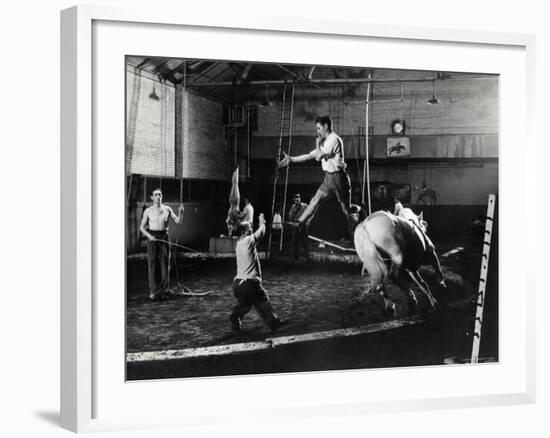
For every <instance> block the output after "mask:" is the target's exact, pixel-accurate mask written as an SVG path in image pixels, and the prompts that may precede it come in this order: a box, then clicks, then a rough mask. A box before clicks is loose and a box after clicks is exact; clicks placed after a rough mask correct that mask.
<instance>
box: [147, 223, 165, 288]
mask: <svg viewBox="0 0 550 438" xmlns="http://www.w3.org/2000/svg"><path fill="white" fill-rule="evenodd" d="M149 233H151V234H152V235H153V237H155V238H156V239H162V240H168V235H167V233H166V232H165V231H161V232H158V231H157V232H155V231H149ZM168 262H169V248H168V244H167V243H166V242H159V241H158V240H154V241H152V242H151V241H148V242H147V267H148V271H149V295H150V296H151V295H156V294H157V293H159V292H161V291H164V290H166V289H168V280H169V278H168Z"/></svg>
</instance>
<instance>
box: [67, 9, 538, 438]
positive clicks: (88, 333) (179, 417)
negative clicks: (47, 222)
mask: <svg viewBox="0 0 550 438" xmlns="http://www.w3.org/2000/svg"><path fill="white" fill-rule="evenodd" d="M97 23H109V26H111V25H121V26H122V25H124V24H125V23H126V24H130V27H131V26H138V25H139V26H149V28H150V30H151V31H152V32H165V31H173V30H174V28H177V27H178V26H182V27H185V28H186V29H189V28H191V29H199V30H200V31H201V32H203V33H208V32H218V33H219V32H228V29H232V30H233V31H234V32H235V33H238V34H242V35H244V36H246V35H247V34H253V35H255V36H256V37H260V36H261V35H263V34H264V33H265V34H269V35H270V37H273V38H282V37H285V38H287V37H288V38H300V37H303V36H308V37H311V38H313V36H319V35H321V36H323V35H324V36H325V37H326V38H332V37H334V38H339V40H338V41H340V40H341V39H347V40H346V41H348V42H349V43H350V44H351V43H354V42H357V41H359V42H361V41H363V40H365V41H367V40H368V41H369V42H370V41H374V42H383V43H384V44H390V45H392V44H399V43H404V42H406V43H407V44H410V46H411V47H414V46H415V44H422V45H426V44H427V43H433V44H434V45H439V44H441V45H445V44H451V45H453V46H457V47H462V46H464V50H472V47H473V48H474V49H475V48H476V47H481V46H483V47H484V48H487V50H490V48H499V49H500V50H501V51H503V50H504V49H506V48H509V49H511V51H514V52H520V53H521V54H522V59H524V63H523V64H522V65H521V66H520V67H518V68H521V69H523V70H522V76H521V77H524V78H525V80H526V82H525V84H524V85H525V86H524V87H523V86H522V87H519V88H521V89H520V90H519V91H517V92H518V93H519V96H520V97H521V100H522V102H524V105H520V108H519V109H517V111H522V114H523V115H524V118H521V119H518V120H517V124H516V125H515V126H513V127H512V126H509V125H504V124H503V123H501V134H502V135H503V139H505V140H506V139H507V138H508V137H510V136H512V137H513V136H517V135H521V136H524V138H525V139H526V140H527V141H525V147H524V149H525V152H524V153H522V154H521V157H516V158H517V159H518V160H519V161H518V160H516V163H515V164H516V165H517V168H518V171H519V172H520V178H522V177H523V178H524V180H522V181H523V182H522V183H521V184H519V187H516V186H517V185H518V184H517V178H518V177H517V176H516V180H514V181H511V180H510V175H509V174H508V173H506V168H507V167H506V166H508V165H510V164H509V163H510V162H511V161H514V158H511V159H510V160H508V158H506V157H507V156H508V157H509V155H507V152H506V149H505V148H506V145H505V143H506V142H503V144H504V146H503V148H504V151H503V158H502V161H501V163H502V165H503V173H504V174H503V176H502V177H501V184H500V187H501V191H502V193H503V194H505V195H506V196H508V195H507V194H508V193H509V194H510V196H515V194H516V192H515V191H514V190H516V191H518V193H528V195H527V196H526V197H525V202H529V201H530V200H532V199H533V198H534V190H530V191H525V192H522V190H523V189H525V188H526V187H530V188H531V189H534V186H535V183H534V181H535V179H534V178H535V176H534V171H529V172H527V170H528V169H534V168H535V163H534V159H535V158H534V157H535V154H534V153H530V152H533V150H534V148H535V147H536V146H535V142H534V141H533V139H534V133H533V120H534V114H533V111H534V79H533V77H534V63H535V61H534V45H535V39H534V36H532V35H525V34H508V33H491V32H484V31H458V30H451V29H428V28H416V27H412V26H411V27H403V26H391V25H390V26H388V25H385V24H380V25H373V24H368V23H361V22H355V23H349V22H348V23H340V22H332V21H325V22H319V21H310V20H307V19H303V20H288V19H286V18H285V17H273V16H264V17H256V16H255V17H249V16H247V15H243V16H242V17H241V18H239V19H235V18H233V19H232V20H231V22H228V21H227V20H226V19H225V17H223V16H221V15H216V14H215V13H214V12H212V14H209V15H208V16H204V15H199V14H194V13H193V11H192V10H188V9H186V10H183V9H182V10H176V11H174V10H162V9H157V8H155V9H152V8H151V9H147V10H136V9H123V8H111V7H104V6H101V7H95V6H78V7H73V8H70V9H67V10H64V11H62V13H61V85H62V87H61V112H62V113H61V117H62V129H61V151H62V153H61V187H62V192H61V236H62V237H61V426H62V427H64V428H66V429H69V430H72V431H75V432H84V431H86V432H88V431H92V432H93V431H102V430H113V429H135V428H148V427H168V426H184V425H191V424H206V423H208V422H209V421H212V419H213V418H215V421H216V422H218V423H219V422H222V423H223V422H225V421H230V418H231V417H232V416H233V415H234V414H235V413H236V412H237V413H239V412H240V413H243V412H246V415H248V416H253V417H256V418H262V419H265V420H266V421H267V420H268V419H273V418H276V417H277V416H285V415H289V416H292V417H307V416H312V415H342V414H344V413H346V414H350V412H351V413H355V414H363V413H372V412H401V411H407V410H415V409H442V408H458V407H477V406H489V405H505V404H521V403H533V402H534V400H535V370H534V366H535V350H534V345H535V342H534V330H535V329H534V327H535V320H534V317H535V311H534V300H533V299H532V298H533V294H534V290H535V288H534V286H533V284H534V275H530V272H531V271H529V270H530V269H532V268H530V267H528V266H527V265H526V264H523V265H521V267H520V269H521V270H523V275H521V277H522V278H524V279H526V278H527V279H528V278H531V279H533V280H527V281H524V282H523V283H522V285H521V286H520V287H519V290H520V291H521V294H522V295H521V303H520V305H519V310H518V324H517V327H516V328H515V332H517V338H518V339H517V340H516V339H515V338H514V342H516V341H517V344H514V345H518V346H522V347H524V348H521V350H520V349H518V351H516V352H515V353H516V354H517V355H518V357H516V358H514V357H512V356H505V357H506V358H507V359H506V360H503V361H502V362H501V363H500V364H498V365H496V366H495V368H492V369H489V370H488V368H487V367H486V366H483V365H479V366H476V367H475V368H474V369H473V371H468V373H472V374H476V375H477V374H479V375H483V377H479V378H480V380H481V379H489V377H490V375H492V374H498V373H499V371H500V370H501V369H506V367H507V366H508V365H510V364H511V363H512V362H514V361H515V360H516V359H517V361H518V366H517V367H516V368H514V371H513V375H514V379H512V380H513V382H515V386H513V387H511V386H510V387H506V388H504V383H503V387H502V388H503V389H502V390H500V389H499V387H498V386H495V387H494V388H493V389H487V390H486V389H483V388H481V389H480V391H482V393H475V392H473V391H471V392H467V391H466V390H464V392H463V393H461V394H462V395H456V394H458V393H459V392H455V393H453V394H451V393H445V392H442V393H437V395H433V396H430V397H415V396H414V395H404V394H403V395H402V396H400V395H399V394H398V393H395V394H397V395H394V393H391V394H389V395H388V397H387V398H383V397H378V398H376V397H371V398H368V397H367V394H365V393H366V391H361V393H360V394H358V393H357V392H351V391H350V392H345V391H344V392H342V391H338V390H337V388H342V387H344V388H353V387H357V388H361V385H363V383H362V382H363V381H364V382H366V381H367V380H368V381H369V382H370V380H369V379H371V378H372V377H373V376H382V377H384V376H387V375H388V373H391V375H392V378H393V379H399V378H401V377H400V376H401V374H404V373H406V374H408V376H407V378H410V376H412V375H413V374H412V373H415V375H421V373H424V374H426V373H427V374H429V375H430V376H432V377H434V378H435V377H437V376H435V375H436V374H439V370H437V369H433V368H431V369H428V370H401V369H397V370H380V371H368V372H361V371H345V372H339V373H299V374H298V375H287V376H284V377H277V376H256V377H246V376H245V377H234V378H219V379H218V378H210V379H189V380H188V381H187V382H185V383H182V382H177V381H166V382H154V381H153V382H147V383H137V384H134V383H132V384H126V387H125V388H126V389H131V395H132V396H133V397H136V396H139V394H142V396H143V397H146V396H150V394H151V391H153V392H154V393H155V394H156V395H157V396H162V394H163V393H165V394H168V393H169V392H171V391H172V390H173V389H171V388H172V387H176V386H178V385H179V386H181V385H185V390H186V391H187V392H186V393H187V394H195V395H197V398H196V399H195V400H194V401H195V405H196V410H195V411H192V412H191V411H186V410H185V409H180V410H179V411H178V410H177V409H176V410H175V411H170V412H166V411H161V409H159V410H158V411H152V412H150V415H140V414H139V413H137V412H136V413H135V415H130V414H128V412H124V411H123V410H122V406H123V403H121V402H120V399H116V397H115V395H116V394H114V393H113V397H114V398H113V400H114V401H113V404H118V406H119V407H120V410H119V411H117V410H116V406H115V408H110V410H109V409H107V408H104V407H103V404H104V402H105V396H106V395H105V394H106V388H107V386H106V385H104V384H103V383H102V382H104V381H106V380H105V379H103V375H104V374H105V373H108V372H109V369H108V367H109V365H108V363H107V362H105V363H104V362H103V361H104V360H105V358H108V359H109V360H111V361H114V362H109V363H118V362H120V367H121V368H123V367H124V357H120V358H118V357H116V355H115V357H111V354H110V353H109V352H110V351H111V350H109V349H108V348H107V347H105V346H104V345H103V344H104V343H103V341H102V339H105V338H104V337H103V335H102V330H99V329H98V327H97V318H98V312H103V310H101V309H104V308H103V307H102V306H104V305H105V301H104V300H99V301H98V299H97V296H96V294H97V291H98V287H101V286H100V285H101V284H102V283H101V278H100V277H101V275H103V274H100V273H101V272H103V271H101V268H100V263H101V260H99V259H98V258H97V253H98V251H101V250H102V249H101V248H102V245H101V244H99V243H98V240H97V239H98V238H99V236H101V233H102V231H101V228H100V225H99V222H101V221H100V219H101V216H100V213H99V211H100V210H101V208H99V207H101V205H102V203H104V202H106V201H105V200H104V199H101V198H99V197H98V191H97V190H96V189H95V187H96V186H95V184H97V183H98V180H101V179H103V178H106V177H104V176H103V175H104V174H103V173H102V174H101V175H102V176H99V173H98V165H100V164H99V163H100V161H101V160H102V159H104V158H102V157H103V156H102V155H101V154H100V155H98V154H96V152H95V151H94V147H95V145H96V144H95V143H94V142H95V141H96V140H94V139H95V138H96V137H97V136H98V135H99V134H100V133H98V131H96V130H95V128H94V123H95V122H96V121H97V119H98V117H99V118H100V117H101V114H98V113H97V108H96V107H95V105H96V104H97V100H96V99H97V96H96V95H95V87H96V85H97V84H98V81H101V78H100V71H101V68H100V67H98V65H95V60H97V59H99V58H98V57H101V53H100V52H98V50H100V48H99V47H100V46H101V36H100V35H98V33H97V28H94V25H95V24H97ZM274 34H276V35H274ZM120 38H121V39H123V38H122V36H120ZM98 41H99V46H98ZM281 43H282V42H281ZM144 50H145V49H144ZM159 54H160V53H159ZM173 55H175V56H179V55H180V54H179V53H178V54H176V53H174V54H173ZM252 56H253V55H252ZM288 56H289V57H290V58H291V59H290V60H292V56H293V54H292V53H291V52H290V53H289V55H288ZM464 56H465V55H464ZM401 62H403V65H404V66H405V65H406V64H407V62H408V61H407V60H406V59H405V56H404V59H403V60H402V61H401ZM479 62H480V63H481V62H482V61H481V60H480V61H479ZM112 68H114V69H115V68H118V69H120V72H121V73H123V67H122V62H121V64H120V65H115V66H113V67H112ZM492 72H494V71H492ZM502 87H503V88H502V90H503V91H505V89H504V87H505V85H503V86H502ZM115 94H116V93H115ZM115 98H116V99H122V100H123V93H121V94H120V95H117V96H115ZM507 110H509V108H508V107H507V103H506V101H505V100H503V102H502V103H501V112H502V113H503V114H504V115H505V113H506V111H507ZM523 110H524V111H523ZM515 115H517V114H515ZM122 117H124V116H123V115H122ZM503 120H507V116H503ZM510 130H514V131H513V132H511V131H510ZM506 144H507V143H506ZM121 149H123V148H122V143H121ZM117 157H120V154H119V155H117ZM114 161H116V157H115V159H114ZM118 164H119V166H120V165H122V166H123V163H118ZM512 165H514V164H512ZM115 172H116V170H115ZM123 180H124V177H123V175H121V176H120V180H119V181H118V182H119V183H120V184H122V185H123V184H124V183H123ZM113 181H114V182H115V183H116V182H117V181H116V178H115V179H114V180H113ZM514 185H515V186H514ZM529 192H530V193H531V194H529ZM123 205H124V204H123V203H120V209H121V210H122V209H123ZM532 205H534V203H532ZM505 208H506V207H505V205H502V204H501V212H502V213H506V211H507V210H506V209H505ZM524 210H525V211H521V212H518V214H519V215H521V216H522V217H523V218H524V219H525V220H529V219H530V218H531V219H532V218H533V216H534V214H535V213H534V211H533V210H532V209H524ZM503 217H504V216H503ZM516 220H517V217H516ZM507 225H508V222H507V221H504V220H503V221H502V227H501V233H503V234H505V233H506V229H507V228H506V227H507ZM118 228H119V229H120V227H118ZM535 236H536V233H535V232H534V233H531V235H530V237H528V241H527V243H526V244H525V243H524V246H525V245H527V246H528V247H530V248H534V238H535ZM511 239H513V238H511ZM510 245H517V242H515V241H511V243H510ZM501 255H503V254H502V251H501ZM119 258H120V259H123V254H120V257H119ZM504 261H505V260H504V259H503V262H504ZM501 272H503V273H501V284H503V283H504V282H502V278H503V277H502V276H504V275H506V274H505V272H506V269H502V271H501ZM502 287H503V288H505V287H514V284H511V285H504V284H503V286H502ZM120 293H121V294H123V291H120ZM117 302H118V301H117ZM119 304H120V303H119ZM113 305H114V304H113ZM502 312H503V318H504V321H505V322H504V324H512V323H511V322H510V321H509V320H507V319H506V317H507V316H510V315H511V313H510V312H512V310H510V308H509V307H507V306H504V307H503V308H502ZM506 312H509V313H506ZM118 315H119V314H118ZM103 316H105V318H106V319H109V318H111V317H113V318H117V316H116V315H114V313H113V315H104V314H102V319H103ZM118 317H120V315H119V316H118ZM506 321H508V322H506ZM119 322H120V324H118V323H117V324H114V325H113V326H111V327H110V328H111V329H113V328H114V329H116V328H120V327H122V326H123V321H119ZM505 327H507V325H506V326H505ZM505 332H506V333H509V332H510V331H508V330H505ZM113 333H115V334H116V336H119V334H118V333H117V332H116V330H114V331H113ZM509 339H510V338H506V337H503V338H502V339H501V343H504V344H503V345H504V346H506V343H507V342H512V341H509ZM103 349H105V351H104V350H103ZM99 351H101V354H98V352H99ZM113 351H114V350H113ZM117 361H118V362H117ZM117 366H118V365H117ZM457 369H458V368H455V367H451V368H450V369H449V373H453V374H455V373H456V374H458V373H459V371H456V370H457ZM377 373H378V374H377ZM503 375H506V374H505V373H504V374H503ZM501 377H502V376H501ZM512 380H510V382H511V381H512ZM258 381H261V382H262V386H266V387H270V388H271V387H273V388H275V387H276V386H279V387H281V388H283V389H284V388H287V389H288V388H292V387H295V386H296V385H302V386H303V389H304V390H302V391H299V392H300V393H304V394H303V397H302V395H298V394H297V395H296V400H295V403H294V404H293V405H288V406H286V405H280V406H278V409H273V407H271V410H270V406H267V407H265V408H262V407H261V406H258V405H257V403H254V402H252V401H249V402H248V405H246V404H245V405H241V406H237V407H233V406H232V407H231V409H227V410H224V409H222V408H221V407H220V406H218V405H216V403H214V400H212V399H209V400H206V401H204V400H202V399H201V398H200V397H198V394H199V389H200V392H201V393H202V392H204V393H205V394H213V393H216V394H219V398H220V401H222V402H223V401H224V394H226V393H227V391H230V390H231V387H232V385H235V384H239V385H241V386H242V388H243V391H244V392H245V394H252V393H253V389H252V386H254V385H255V386H258V385H257V382H258ZM319 382H321V383H322V384H323V386H324V390H323V391H322V392H319V393H316V392H312V391H309V393H308V389H311V388H313V387H317V386H318V385H319ZM343 382H347V385H348V386H346V383H343ZM464 382H465V381H464ZM464 382H463V383H464ZM118 383H120V385H121V386H124V381H122V382H118ZM342 385H344V386H342ZM369 385H370V383H369ZM179 386H178V387H179ZM248 391H250V392H248ZM373 391H374V392H375V390H374V389H373ZM136 394H137V395H136ZM146 394H147V395H146ZM433 394H436V392H433ZM108 395H109V396H111V394H108ZM168 399H169V398H167V400H168ZM252 400H255V399H252ZM207 403H208V406H209V410H208V411H206V408H205V406H207ZM275 403H277V396H275ZM201 409H202V410H201ZM107 411H108V412H109V413H108V414H105V415H104V414H103V413H102V412H107Z"/></svg>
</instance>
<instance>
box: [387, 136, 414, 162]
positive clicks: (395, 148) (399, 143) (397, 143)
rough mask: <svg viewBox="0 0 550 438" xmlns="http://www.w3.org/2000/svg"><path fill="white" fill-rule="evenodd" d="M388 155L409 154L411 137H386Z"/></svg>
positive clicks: (401, 155) (405, 155)
mask: <svg viewBox="0 0 550 438" xmlns="http://www.w3.org/2000/svg"><path fill="white" fill-rule="evenodd" d="M386 153H387V155H388V157H408V156H409V155H410V154H411V139H410V138H409V137H388V143H387V152H386Z"/></svg>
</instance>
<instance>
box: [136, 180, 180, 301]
mask: <svg viewBox="0 0 550 438" xmlns="http://www.w3.org/2000/svg"><path fill="white" fill-rule="evenodd" d="M151 199H152V201H153V205H151V206H150V207H148V208H146V209H145V211H144V212H143V218H142V219H141V226H140V228H139V229H140V231H141V232H142V233H143V234H144V235H145V237H147V239H149V241H148V242H147V267H148V273H149V298H150V299H152V300H154V299H155V298H156V297H157V295H158V293H159V292H162V291H164V290H166V289H168V281H169V278H168V254H169V253H168V249H169V248H168V243H166V242H167V241H168V220H169V219H170V218H172V220H173V221H174V222H175V223H176V224H179V223H181V218H182V214H183V205H180V206H179V208H178V213H179V215H178V216H176V215H175V213H174V211H173V210H172V209H171V208H170V207H168V206H167V205H164V204H163V203H162V191H161V190H160V189H155V190H153V193H152V195H151ZM146 225H148V228H147V229H146V228H145V226H146ZM157 272H158V273H159V275H158V276H159V280H158V281H157Z"/></svg>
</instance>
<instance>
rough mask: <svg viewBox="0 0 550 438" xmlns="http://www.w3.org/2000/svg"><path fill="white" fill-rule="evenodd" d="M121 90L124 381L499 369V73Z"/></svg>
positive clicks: (207, 63) (279, 79) (143, 69)
mask: <svg viewBox="0 0 550 438" xmlns="http://www.w3.org/2000/svg"><path fill="white" fill-rule="evenodd" d="M125 78H126V96H125V98H126V105H125V110H126V145H125V148H126V149H125V150H126V155H125V156H126V176H125V178H126V183H125V187H126V191H125V196H126V199H125V200H124V202H125V204H126V216H125V230H126V254H125V257H126V290H125V296H126V321H125V330H126V331H125V340H126V378H127V380H147V379H164V378H186V377H206V376H228V375H248V374H266V373H269V374H273V373H296V372H306V371H329V370H350V369H369V368H395V367H418V366H451V365H454V366H475V364H476V363H494V362H499V330H498V329H499V289H498V240H499V239H498V237H499V236H498V219H499V218H498V192H499V76H498V75H496V74H487V73H483V72H455V71H431V70H405V69H388V68H377V67H376V66H372V67H357V66H340V65H306V64H304V65H300V64H283V63H265V62H255V61H253V60H227V59H226V60H224V59H186V58H177V57H159V56H154V54H152V55H151V56H148V55H140V54H136V55H127V56H126V58H125ZM121 202H122V200H121ZM114 293H118V292H116V291H114Z"/></svg>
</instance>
